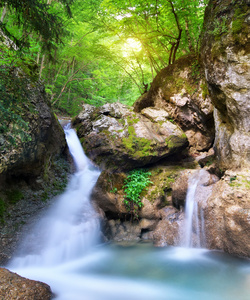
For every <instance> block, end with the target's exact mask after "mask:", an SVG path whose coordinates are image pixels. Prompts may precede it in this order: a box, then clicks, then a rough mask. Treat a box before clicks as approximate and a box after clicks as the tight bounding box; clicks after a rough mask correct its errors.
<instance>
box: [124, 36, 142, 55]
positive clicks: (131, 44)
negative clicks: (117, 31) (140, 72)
mask: <svg viewBox="0 0 250 300" xmlns="http://www.w3.org/2000/svg"><path fill="white" fill-rule="evenodd" d="M141 48H142V46H141V43H140V42H139V41H136V40H135V39H133V38H129V39H127V41H126V42H125V44H124V49H123V56H129V55H130V54H131V53H132V52H133V51H134V52H139V51H141Z"/></svg>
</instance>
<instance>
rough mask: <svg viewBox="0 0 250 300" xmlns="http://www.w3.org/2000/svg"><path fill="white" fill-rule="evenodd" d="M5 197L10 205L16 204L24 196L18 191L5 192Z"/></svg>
mask: <svg viewBox="0 0 250 300" xmlns="http://www.w3.org/2000/svg"><path fill="white" fill-rule="evenodd" d="M6 196H7V199H8V201H9V202H10V203H11V204H16V203H17V202H18V201H19V200H21V199H23V198H24V195H23V193H22V192H21V191H20V190H11V191H7V192H6Z"/></svg>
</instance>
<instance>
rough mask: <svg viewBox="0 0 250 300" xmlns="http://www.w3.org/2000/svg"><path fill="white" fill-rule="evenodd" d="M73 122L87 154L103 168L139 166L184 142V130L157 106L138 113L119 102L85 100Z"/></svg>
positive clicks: (152, 161) (179, 147)
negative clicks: (100, 103) (96, 104)
mask: <svg viewBox="0 0 250 300" xmlns="http://www.w3.org/2000/svg"><path fill="white" fill-rule="evenodd" d="M158 115H159V116H160V117H159V116H158ZM73 125H74V126H75V127H76V128H77V134H78V136H79V138H80V140H81V143H82V146H83V148H84V150H85V153H86V154H87V156H89V157H90V158H91V159H92V160H93V161H94V162H95V163H96V164H97V165H99V166H100V167H101V168H104V169H112V170H129V169H134V168H136V167H142V166H145V165H148V164H151V163H154V162H156V161H158V160H160V159H162V158H165V157H167V156H170V155H172V154H174V153H178V152H180V151H181V150H183V149H184V148H185V147H186V146H187V145H188V141H187V137H186V135H185V134H184V132H183V131H182V130H181V129H180V127H178V126H177V125H176V124H174V123H173V122H171V121H170V120H168V115H167V114H166V113H165V111H164V110H160V109H151V110H145V111H144V112H143V113H142V114H141V113H135V112H133V110H132V109H131V108H130V107H128V106H125V105H122V104H120V103H112V104H105V105H104V106H102V107H100V108H95V107H93V106H90V105H88V104H86V105H84V106H83V111H82V112H81V113H80V114H79V115H78V116H77V117H76V118H75V119H74V122H73Z"/></svg>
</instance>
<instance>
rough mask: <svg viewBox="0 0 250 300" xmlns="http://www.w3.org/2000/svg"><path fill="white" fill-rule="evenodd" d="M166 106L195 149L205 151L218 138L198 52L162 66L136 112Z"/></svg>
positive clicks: (167, 112)
mask: <svg viewBox="0 0 250 300" xmlns="http://www.w3.org/2000/svg"><path fill="white" fill-rule="evenodd" d="M150 107H153V108H159V109H164V110H165V113H166V114H168V115H169V118H171V119H172V120H174V121H175V122H177V124H178V125H179V126H180V127H181V128H182V130H184V132H185V134H186V135H187V137H188V141H189V144H190V146H191V148H192V149H191V150H192V151H193V152H196V151H205V150H207V149H209V148H210V147H211V146H212V144H213V140H214V121H213V106H212V103H211V99H210V97H209V94H208V89H207V84H206V81H205V78H204V75H203V70H202V69H201V67H200V66H199V63H198V62H197V58H196V57H195V56H194V55H188V56H185V57H182V58H180V59H179V60H177V61H176V62H175V63H174V64H173V65H169V66H168V67H166V68H164V69H162V70H161V71H160V72H159V73H158V74H157V76H156V77H155V79H154V80H153V82H152V84H151V87H150V89H149V91H148V92H147V93H145V94H143V95H142V96H141V97H140V98H139V99H138V100H137V101H136V102H135V104H134V110H135V111H136V112H143V110H144V109H145V108H150Z"/></svg>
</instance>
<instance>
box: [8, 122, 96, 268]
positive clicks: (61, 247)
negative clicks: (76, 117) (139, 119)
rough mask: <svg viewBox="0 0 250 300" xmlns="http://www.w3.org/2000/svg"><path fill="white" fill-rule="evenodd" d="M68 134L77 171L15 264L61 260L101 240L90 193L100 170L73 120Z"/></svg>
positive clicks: (26, 241)
mask: <svg viewBox="0 0 250 300" xmlns="http://www.w3.org/2000/svg"><path fill="white" fill-rule="evenodd" d="M65 135H66V140H67V143H68V146H69V150H70V153H71V155H72V157H73V159H74V162H75V165H76V169H77V172H76V173H75V174H74V175H73V176H72V178H71V180H70V182H69V185H68V187H67V189H66V191H65V193H63V194H62V195H61V196H60V197H59V199H58V200H57V201H56V203H55V204H54V205H53V206H52V207H51V208H50V210H49V211H48V212H47V213H46V215H45V216H44V217H43V218H42V219H41V221H40V222H39V223H38V224H37V225H36V226H35V228H34V229H33V230H32V232H31V233H30V234H29V235H28V236H27V237H26V239H25V240H24V242H23V243H22V245H21V250H20V253H19V256H18V257H16V258H14V259H13V260H12V262H11V266H15V267H17V266H18V267H26V266H45V265H47V266H51V265H56V264H60V263H62V262H66V261H70V260H72V259H75V258H77V257H79V256H81V255H82V254H83V253H84V252H87V251H88V250H89V249H90V248H91V247H92V246H93V245H94V244H95V243H96V242H97V237H98V233H99V221H98V218H97V216H96V213H95V211H94V209H93V207H92V205H91V203H90V193H91V190H92V188H93V186H94V184H95V182H96V180H97V178H98V176H99V173H100V172H99V170H97V169H96V168H94V167H93V166H92V164H91V163H90V161H89V160H88V159H87V157H86V156H85V154H84V152H83V149H82V146H81V144H80V141H79V140H78V138H77V135H76V133H75V131H74V129H71V128H70V124H69V125H66V128H65Z"/></svg>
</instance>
